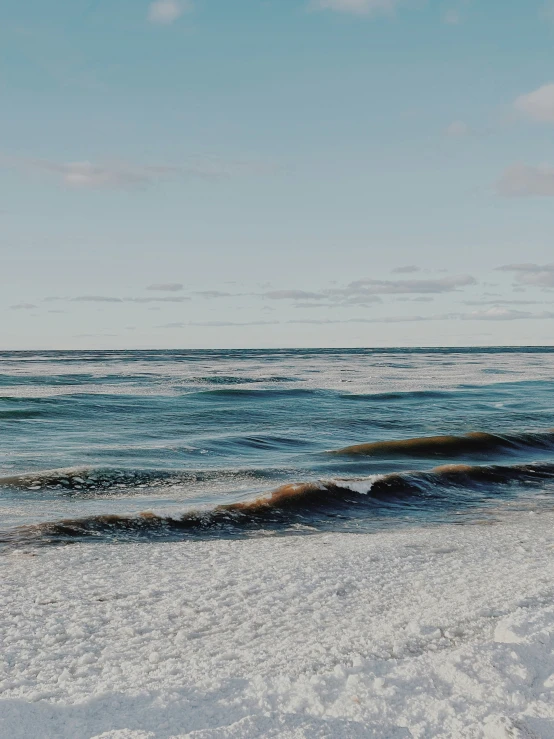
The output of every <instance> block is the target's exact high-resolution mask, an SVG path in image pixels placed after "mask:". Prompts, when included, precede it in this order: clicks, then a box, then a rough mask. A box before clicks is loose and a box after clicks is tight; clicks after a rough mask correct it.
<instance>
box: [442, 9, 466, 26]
mask: <svg viewBox="0 0 554 739" xmlns="http://www.w3.org/2000/svg"><path fill="white" fill-rule="evenodd" d="M442 19H443V22H444V23H446V25H447V26H457V25H459V23H461V21H462V17H461V15H460V12H459V11H458V10H455V9H453V8H451V9H450V10H447V11H446V12H445V13H444V15H443V17H442Z"/></svg>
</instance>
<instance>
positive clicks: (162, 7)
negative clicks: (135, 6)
mask: <svg viewBox="0 0 554 739" xmlns="http://www.w3.org/2000/svg"><path fill="white" fill-rule="evenodd" d="M193 8H194V5H193V3H192V0H155V2H153V3H150V6H149V7H148V20H149V21H150V22H151V23H157V24H158V25H162V26H167V25H171V23H174V22H175V21H176V20H177V19H178V18H180V17H181V16H182V15H183V14H184V13H186V12H190V11H191V10H193Z"/></svg>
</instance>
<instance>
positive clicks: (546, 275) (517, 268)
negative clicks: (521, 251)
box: [497, 263, 554, 288]
mask: <svg viewBox="0 0 554 739" xmlns="http://www.w3.org/2000/svg"><path fill="white" fill-rule="evenodd" d="M497 269H498V270H499V271H502V272H513V273H514V276H515V278H516V282H517V283H519V284H521V285H533V286H535V287H546V288H549V287H554V263H551V264H533V263H524V264H505V265H503V266H501V267H497Z"/></svg>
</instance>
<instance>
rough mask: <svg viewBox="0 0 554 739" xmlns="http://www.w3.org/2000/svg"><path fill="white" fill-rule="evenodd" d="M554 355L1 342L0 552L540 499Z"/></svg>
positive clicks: (551, 476)
mask: <svg viewBox="0 0 554 739" xmlns="http://www.w3.org/2000/svg"><path fill="white" fill-rule="evenodd" d="M553 377H554V350H553V349H550V348H522V349H514V348H509V349H412V350H405V349H396V350H390V349H388V350H361V349H360V350H278V351H269V350H268V351H263V350H253V351H247V350H244V351H234V350H229V351H187V352H184V351H183V352H180V351H134V352H131V351H129V352H126V351H121V352H2V353H0V438H1V440H2V443H1V445H0V517H1V518H0V521H1V523H0V546H1V545H2V544H3V545H5V546H8V547H10V548H11V547H12V546H14V545H17V544H21V543H28V542H35V543H41V542H44V543H47V542H49V543H50V542H53V543H56V542H67V541H73V540H75V539H81V538H84V539H92V540H100V541H111V542H116V543H117V542H119V541H128V540H129V539H132V540H139V541H143V542H144V543H148V542H149V541H159V540H173V539H183V538H190V537H218V536H220V537H227V536H245V535H247V536H262V535H268V534H272V535H276V534H277V535H278V534H297V535H299V534H306V533H311V532H314V531H320V530H326V531H335V530H336V531H348V532H365V531H375V530H379V529H382V528H383V527H386V526H399V525H402V526H406V525H410V524H413V523H417V524H418V525H421V524H426V523H429V524H440V523H442V522H451V523H452V522H454V523H474V522H487V521H491V520H494V518H495V517H496V516H498V515H501V514H502V511H503V510H507V509H509V510H513V509H514V508H518V507H520V508H525V509H527V510H535V509H544V508H550V507H552V503H554V430H553V429H554V403H553V402H552V392H551V391H552V379H553Z"/></svg>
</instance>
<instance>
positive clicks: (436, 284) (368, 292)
mask: <svg viewBox="0 0 554 739" xmlns="http://www.w3.org/2000/svg"><path fill="white" fill-rule="evenodd" d="M398 269H404V270H407V271H409V272H412V271H414V269H415V270H417V267H411V266H410V267H407V268H406V267H404V268H398ZM475 284H477V280H476V279H475V278H474V277H472V276H471V275H454V276H450V277H441V278H438V279H425V280H374V279H366V280H356V281H355V282H351V283H350V284H349V285H346V286H345V287H338V288H326V289H323V290H320V291H317V292H316V291H309V290H271V291H269V292H266V293H263V294H262V295H263V297H264V298H267V299H269V300H288V301H293V302H295V304H296V307H315V306H318V307H347V306H355V305H368V306H369V305H371V304H374V303H380V302H381V300H382V299H381V296H382V295H409V294H414V295H426V294H441V293H451V292H456V291H458V290H460V289H461V288H463V287H468V286H471V285H475Z"/></svg>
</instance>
